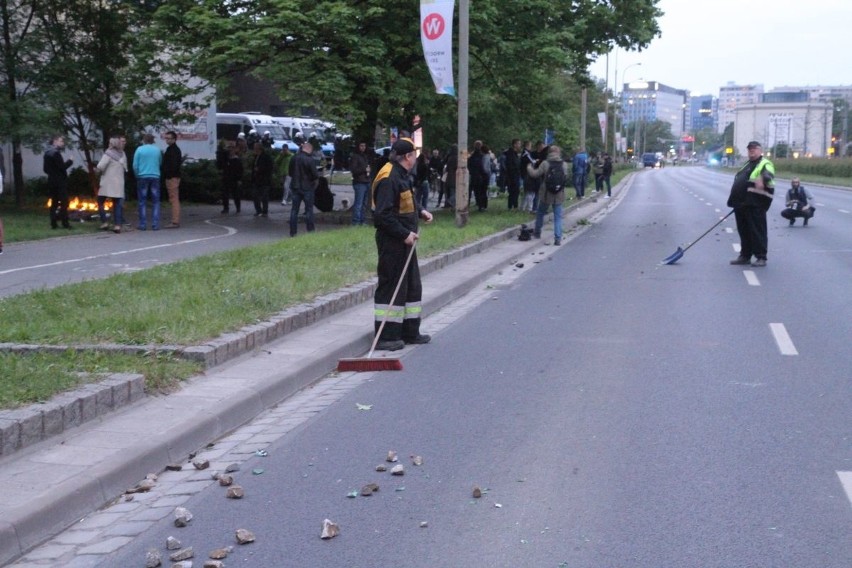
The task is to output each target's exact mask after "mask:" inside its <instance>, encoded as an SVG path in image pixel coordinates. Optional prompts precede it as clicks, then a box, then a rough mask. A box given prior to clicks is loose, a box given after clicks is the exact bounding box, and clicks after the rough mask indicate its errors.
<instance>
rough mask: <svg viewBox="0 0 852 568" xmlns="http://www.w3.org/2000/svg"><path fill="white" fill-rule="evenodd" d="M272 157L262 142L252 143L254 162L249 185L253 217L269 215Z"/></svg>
mask: <svg viewBox="0 0 852 568" xmlns="http://www.w3.org/2000/svg"><path fill="white" fill-rule="evenodd" d="M272 166H273V164H272V156H270V155H269V152H267V151H266V149H265V148H264V147H263V143H262V142H255V143H254V160H253V161H252V163H251V185H252V188H253V190H254V216H255V217H266V216H267V215H269V192H270V191H271V190H272Z"/></svg>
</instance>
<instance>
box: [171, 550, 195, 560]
mask: <svg viewBox="0 0 852 568" xmlns="http://www.w3.org/2000/svg"><path fill="white" fill-rule="evenodd" d="M193 556H195V552H193V550H192V547H191V546H188V547H186V548H181V549H180V550H178V551H177V552H172V553H171V554H170V555H169V560H171V561H172V562H180V561H181V560H189V559H190V558H192V557H193Z"/></svg>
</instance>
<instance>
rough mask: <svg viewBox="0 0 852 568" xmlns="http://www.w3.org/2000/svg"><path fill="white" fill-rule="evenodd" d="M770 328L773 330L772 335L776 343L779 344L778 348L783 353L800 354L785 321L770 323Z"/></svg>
mask: <svg viewBox="0 0 852 568" xmlns="http://www.w3.org/2000/svg"><path fill="white" fill-rule="evenodd" d="M769 329H770V330H771V331H772V337H774V338H775V343H777V344H778V349H779V350H780V351H781V355H798V354H799V352H798V351H796V346H795V345H793V340H792V339H790V334H789V333H787V328H786V327H784V324H783V323H770V324H769Z"/></svg>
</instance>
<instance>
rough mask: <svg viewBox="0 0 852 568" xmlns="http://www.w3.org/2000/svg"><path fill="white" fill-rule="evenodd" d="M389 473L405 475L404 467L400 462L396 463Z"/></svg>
mask: <svg viewBox="0 0 852 568" xmlns="http://www.w3.org/2000/svg"><path fill="white" fill-rule="evenodd" d="M390 472H391V475H405V468H404V467H403V465H402V464H401V463H398V464H396V465H395V466H393V467H392V468H391V470H390Z"/></svg>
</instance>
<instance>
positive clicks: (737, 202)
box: [728, 140, 775, 266]
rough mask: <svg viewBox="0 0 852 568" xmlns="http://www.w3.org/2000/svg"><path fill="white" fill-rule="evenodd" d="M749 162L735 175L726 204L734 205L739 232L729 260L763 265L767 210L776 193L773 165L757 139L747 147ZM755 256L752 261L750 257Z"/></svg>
mask: <svg viewBox="0 0 852 568" xmlns="http://www.w3.org/2000/svg"><path fill="white" fill-rule="evenodd" d="M746 148H747V151H748V162H746V164H745V165H744V166H743V167H742V168H741V169H740V171H739V172H737V175H736V176H734V183H733V185H731V194H730V196H729V197H728V207H732V208H733V209H734V218H735V219H736V220H737V232H738V233H739V235H740V255H739V256H738V257H737V258H735V259H734V260H732V261H731V264H734V265H742V264H749V263H750V264H751V265H752V266H766V252H767V248H768V246H769V237H768V236H767V234H766V212H767V211H768V210H769V206H770V205H771V204H772V197H773V195H774V194H775V187H774V184H775V166H774V165H773V164H772V162H770V161H769V160H767V159H766V158H764V157H763V148H762V147H761V145H760V142H757V141H754V140H753V141H751V142H749V143H748V146H747V147H746ZM752 256H754V257H755V260H754V262H752V261H751V257H752Z"/></svg>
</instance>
